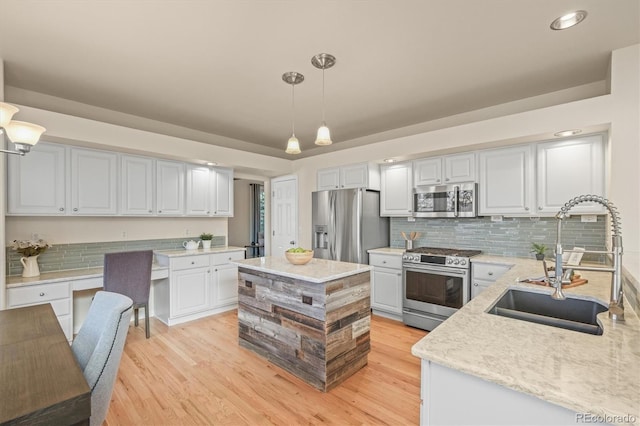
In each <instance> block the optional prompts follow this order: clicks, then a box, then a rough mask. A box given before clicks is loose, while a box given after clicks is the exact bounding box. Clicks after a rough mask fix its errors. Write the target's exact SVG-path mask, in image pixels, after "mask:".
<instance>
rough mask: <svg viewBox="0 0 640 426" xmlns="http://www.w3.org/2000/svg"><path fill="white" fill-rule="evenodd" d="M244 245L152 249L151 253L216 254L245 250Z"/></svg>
mask: <svg viewBox="0 0 640 426" xmlns="http://www.w3.org/2000/svg"><path fill="white" fill-rule="evenodd" d="M246 250H247V249H246V248H244V247H234V246H223V247H211V248H209V249H203V248H199V249H196V250H186V249H178V250H154V251H153V253H154V254H155V255H156V256H166V257H181V256H195V255H198V254H216V253H228V252H232V251H246Z"/></svg>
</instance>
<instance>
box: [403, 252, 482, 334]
mask: <svg viewBox="0 0 640 426" xmlns="http://www.w3.org/2000/svg"><path fill="white" fill-rule="evenodd" d="M480 253H481V251H480V250H457V249H443V248H433V247H418V248H414V249H411V250H407V251H405V253H404V254H403V256H402V293H403V300H402V319H403V322H404V323H405V324H407V325H410V326H412V327H416V328H421V329H423V330H433V329H434V328H436V327H437V326H438V325H440V324H441V323H442V322H443V321H444V320H445V319H447V318H448V317H450V316H451V315H453V313H454V312H456V311H457V310H458V309H460V308H461V307H462V305H464V304H465V303H467V302H468V301H469V298H470V291H471V290H470V275H471V262H470V258H471V257H473V256H476V255H478V254H480Z"/></svg>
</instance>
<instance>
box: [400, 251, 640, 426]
mask: <svg viewBox="0 0 640 426" xmlns="http://www.w3.org/2000/svg"><path fill="white" fill-rule="evenodd" d="M472 262H495V263H502V264H510V265H513V267H512V268H511V269H510V270H509V271H508V272H506V273H505V274H504V275H503V276H502V277H500V278H499V279H498V280H497V282H496V283H495V284H493V285H492V286H490V287H489V288H487V289H486V290H485V291H484V292H482V293H481V294H479V295H478V296H477V297H475V298H474V299H473V300H471V301H470V302H469V303H467V304H466V305H465V306H464V307H463V308H462V309H460V310H459V311H458V312H456V313H455V314H454V315H453V316H451V317H450V318H449V319H447V320H446V321H445V322H444V323H442V324H441V325H440V326H438V327H437V328H436V329H435V330H433V331H432V332H430V333H429V334H428V335H427V336H426V337H424V338H423V339H422V340H420V341H419V342H418V343H416V344H415V345H414V346H413V348H412V350H411V352H412V354H413V355H415V356H417V357H420V358H423V359H425V360H429V361H433V362H435V363H437V364H440V365H443V366H446V367H449V368H453V369H455V370H458V371H461V372H463V373H467V374H470V375H473V376H477V377H480V378H482V379H484V380H487V381H490V382H493V383H497V384H499V385H502V386H505V387H507V388H510V389H513V390H516V391H519V392H524V393H526V394H530V395H533V396H535V397H537V398H540V399H542V400H545V401H548V402H551V403H553V404H556V405H559V406H562V407H565V408H568V409H570V410H573V411H575V412H578V413H592V414H595V415H599V416H627V418H629V416H632V417H633V418H634V419H635V420H633V421H632V423H634V424H640V321H639V320H638V317H637V316H636V314H635V313H634V312H633V310H632V309H630V308H629V307H627V308H626V310H625V318H626V322H625V323H617V324H613V323H612V321H611V320H610V319H609V318H608V316H607V313H606V312H605V313H602V314H600V315H598V320H599V321H600V322H601V324H602V326H603V329H604V334H603V335H602V336H593V335H589V334H584V333H579V332H575V331H570V330H564V329H560V328H555V327H550V326H546V325H540V324H534V323H530V322H526V321H521V320H516V319H511V318H505V317H500V316H497V315H491V314H488V313H486V311H487V309H488V308H489V307H491V306H492V305H493V303H494V302H495V301H496V300H497V299H498V298H500V296H501V295H502V294H503V293H504V292H505V291H506V290H507V289H508V288H510V287H519V288H520V287H521V288H526V289H528V290H531V291H536V292H542V293H548V294H551V293H552V289H551V288H548V287H541V286H537V285H533V284H526V283H519V282H518V281H520V280H521V279H525V278H528V277H539V276H541V275H543V271H542V266H541V263H540V262H538V261H535V260H530V259H523V258H508V257H499V256H483V255H480V256H477V257H474V258H473V259H472ZM578 273H580V274H581V275H582V276H583V277H584V278H587V279H588V280H589V282H588V283H587V284H585V285H582V286H579V287H574V288H571V289H565V290H564V292H565V294H567V295H570V296H575V297H578V298H583V299H589V300H597V301H600V302H602V303H603V304H605V305H608V302H609V292H610V285H611V274H609V273H603V272H591V271H578Z"/></svg>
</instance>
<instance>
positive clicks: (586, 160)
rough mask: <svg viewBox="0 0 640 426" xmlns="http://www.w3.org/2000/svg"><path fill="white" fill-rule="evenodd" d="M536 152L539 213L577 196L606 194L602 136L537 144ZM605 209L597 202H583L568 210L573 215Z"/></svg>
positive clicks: (552, 208)
mask: <svg viewBox="0 0 640 426" xmlns="http://www.w3.org/2000/svg"><path fill="white" fill-rule="evenodd" d="M536 151H537V152H536V158H537V161H538V164H537V180H536V182H537V191H536V195H537V206H536V209H537V213H538V214H545V213H546V214H556V213H557V212H558V211H559V210H560V207H562V206H563V205H564V204H565V203H566V202H567V201H569V200H570V199H572V198H574V197H576V196H578V195H585V194H593V195H601V196H605V189H604V188H605V166H604V141H603V136H602V135H591V136H585V137H581V138H572V139H570V140H563V141H552V142H546V143H539V144H537V145H536ZM604 212H605V210H604V207H603V206H602V205H600V204H596V203H582V204H578V205H576V206H575V207H574V208H572V209H571V213H572V214H603V213H604Z"/></svg>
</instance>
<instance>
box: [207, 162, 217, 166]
mask: <svg viewBox="0 0 640 426" xmlns="http://www.w3.org/2000/svg"><path fill="white" fill-rule="evenodd" d="M217 164H218V163H212V162H208V163H207V166H215V165H217Z"/></svg>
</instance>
